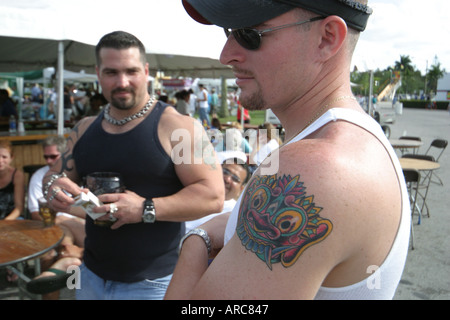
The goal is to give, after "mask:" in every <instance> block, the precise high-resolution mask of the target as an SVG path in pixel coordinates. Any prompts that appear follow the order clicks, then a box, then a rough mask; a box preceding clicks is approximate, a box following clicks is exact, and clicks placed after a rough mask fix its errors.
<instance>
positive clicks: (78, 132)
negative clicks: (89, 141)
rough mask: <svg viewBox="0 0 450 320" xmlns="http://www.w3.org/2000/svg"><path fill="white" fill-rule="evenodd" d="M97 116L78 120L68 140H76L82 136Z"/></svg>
mask: <svg viewBox="0 0 450 320" xmlns="http://www.w3.org/2000/svg"><path fill="white" fill-rule="evenodd" d="M96 118H97V117H96V116H95V117H85V118H83V119H81V120H80V121H78V122H77V124H76V125H75V126H74V128H73V129H72V131H71V132H70V134H69V138H68V142H71V141H72V142H75V141H77V140H78V139H80V138H81V136H82V135H83V134H84V133H85V132H86V130H87V128H89V126H90V125H91V124H92V123H93V122H94V120H95V119H96Z"/></svg>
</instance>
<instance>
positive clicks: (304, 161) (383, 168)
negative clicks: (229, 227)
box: [203, 123, 401, 298]
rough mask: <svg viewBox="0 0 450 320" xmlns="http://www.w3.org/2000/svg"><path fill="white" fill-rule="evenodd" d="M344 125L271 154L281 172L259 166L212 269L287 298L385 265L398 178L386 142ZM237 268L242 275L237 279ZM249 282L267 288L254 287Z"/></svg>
mask: <svg viewBox="0 0 450 320" xmlns="http://www.w3.org/2000/svg"><path fill="white" fill-rule="evenodd" d="M344 126H347V124H342V123H340V124H332V126H330V127H329V128H328V129H327V130H325V131H323V132H320V133H318V135H317V136H315V137H313V139H305V140H302V141H299V142H297V143H294V144H291V145H287V146H284V147H282V148H281V149H280V150H279V153H278V154H277V153H274V154H273V155H272V157H273V158H272V159H271V160H272V163H274V164H275V166H277V170H275V172H273V173H270V174H262V168H263V167H260V168H259V169H258V171H257V172H256V173H255V175H254V176H253V177H252V179H251V181H250V182H249V184H248V186H247V189H246V190H245V193H244V195H243V198H242V202H241V206H240V208H239V213H238V221H237V227H236V233H235V235H234V236H233V238H232V239H231V240H230V242H229V244H228V245H227V246H226V247H225V248H224V249H223V250H222V252H221V254H219V256H218V258H216V259H217V261H218V264H217V265H215V266H214V264H213V265H212V266H211V267H210V268H211V269H210V270H211V271H210V272H214V270H215V271H216V272H218V273H220V274H222V275H223V277H224V278H225V280H224V282H226V283H230V286H231V285H232V286H238V287H239V289H240V290H241V291H242V293H243V294H244V295H245V296H247V295H251V294H253V295H254V296H253V297H255V296H259V297H264V295H265V294H267V296H269V297H270V292H269V291H267V292H265V291H266V288H268V287H270V288H272V290H274V289H273V288H283V293H285V294H286V297H287V298H289V297H290V298H313V297H314V295H315V294H316V292H317V290H319V288H320V286H322V285H325V286H331V287H340V286H348V285H351V284H355V283H357V282H359V281H362V280H364V279H366V278H367V277H368V274H367V267H368V266H373V265H381V264H382V262H383V261H384V259H385V258H386V256H387V254H388V253H389V250H390V248H391V246H392V242H393V240H394V238H395V235H396V232H397V228H398V223H399V215H400V214H401V204H400V192H399V184H398V181H397V178H396V176H395V172H394V170H393V168H392V163H391V161H390V160H389V157H388V156H386V154H385V153H386V152H385V150H384V148H383V147H382V146H381V145H380V143H379V142H378V143H377V140H376V139H375V138H373V137H372V136H371V135H370V134H368V133H367V134H366V133H365V132H361V130H358V129H357V128H356V129H355V130H354V128H351V129H349V128H344V129H345V133H342V134H341V133H340V132H339V130H340V129H341V128H342V127H344ZM329 130H330V131H329ZM331 131H332V132H333V134H331V135H330V134H329V133H330V132H331ZM267 160H269V159H266V161H267ZM374 162H375V163H374ZM262 166H264V164H263V165H262ZM221 263H223V267H222V265H221ZM246 266H252V267H251V268H248V267H246ZM237 270H239V271H237ZM233 271H234V273H235V274H236V272H238V273H239V274H242V277H240V278H239V279H238V280H236V281H234V280H232V274H233ZM228 276H229V277H228ZM249 282H251V283H252V284H254V283H258V285H257V286H258V290H259V291H258V293H260V295H258V294H257V295H255V292H254V291H253V292H250V291H248V290H247V287H250V285H249ZM252 287H253V289H254V286H253V285H252ZM298 288H302V290H298ZM203 289H204V288H203ZM230 290H232V288H231V287H230ZM247 297H248V296H247Z"/></svg>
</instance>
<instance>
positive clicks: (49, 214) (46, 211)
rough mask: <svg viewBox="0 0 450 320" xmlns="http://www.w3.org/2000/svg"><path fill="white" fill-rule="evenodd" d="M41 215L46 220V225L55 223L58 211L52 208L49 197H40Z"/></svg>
mask: <svg viewBox="0 0 450 320" xmlns="http://www.w3.org/2000/svg"><path fill="white" fill-rule="evenodd" d="M38 202H39V215H40V216H41V218H42V221H44V226H46V227H51V226H54V225H55V218H56V211H55V210H53V209H52V208H50V206H49V205H48V202H47V199H45V198H39V199H38Z"/></svg>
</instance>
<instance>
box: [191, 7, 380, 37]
mask: <svg viewBox="0 0 450 320" xmlns="http://www.w3.org/2000/svg"><path fill="white" fill-rule="evenodd" d="M182 1H183V5H184V8H185V9H186V11H187V12H188V13H189V15H190V16H191V17H192V18H193V19H194V20H196V21H197V22H200V23H203V24H215V25H218V26H220V27H223V28H232V29H238V28H245V27H252V26H256V25H258V24H261V23H263V22H265V21H267V20H270V19H273V18H275V17H277V16H279V15H281V14H283V13H286V12H288V11H290V10H292V9H294V8H296V7H299V8H303V9H305V10H308V11H311V12H314V13H316V14H319V15H320V16H323V17H327V16H334V15H336V16H339V17H341V18H342V19H343V20H344V21H345V22H346V23H347V25H348V26H349V27H351V28H354V29H356V30H359V31H364V30H365V29H366V25H367V21H368V19H369V16H370V15H371V14H372V9H371V8H370V7H368V6H367V5H364V4H361V3H359V2H356V1H354V0H182Z"/></svg>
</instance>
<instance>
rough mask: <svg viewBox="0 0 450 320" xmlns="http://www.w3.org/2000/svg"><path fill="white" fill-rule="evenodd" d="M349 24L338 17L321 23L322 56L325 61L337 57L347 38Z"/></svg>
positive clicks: (320, 47)
mask: <svg viewBox="0 0 450 320" xmlns="http://www.w3.org/2000/svg"><path fill="white" fill-rule="evenodd" d="M347 32H348V29H347V24H346V23H345V21H344V20H343V19H342V18H340V17H338V16H329V17H327V18H326V19H324V20H323V21H322V23H321V36H322V37H321V42H320V44H319V49H320V55H321V58H322V60H323V61H326V60H328V59H330V58H332V57H333V56H335V55H336V54H337V53H338V52H339V51H340V50H341V48H342V46H343V44H344V42H345V39H346V37H347Z"/></svg>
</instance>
